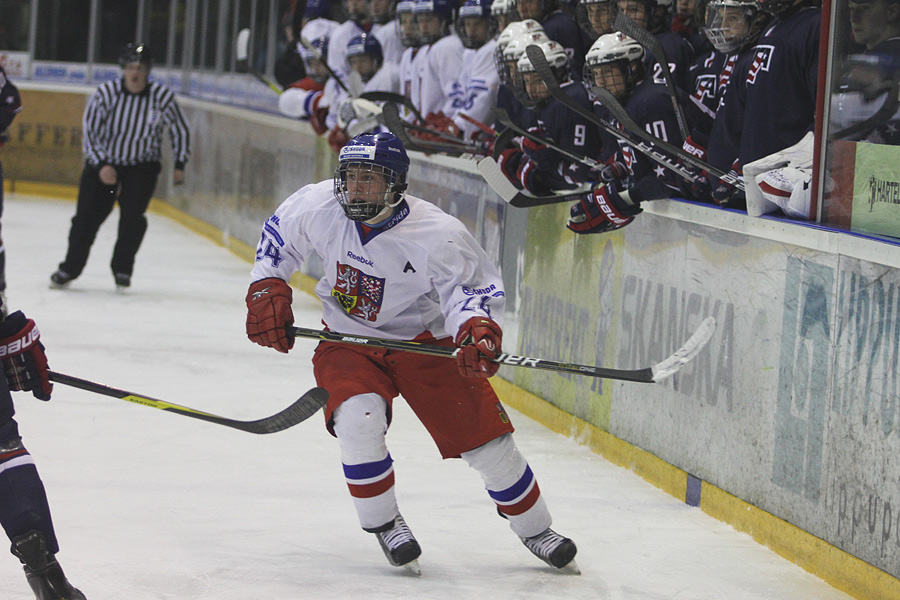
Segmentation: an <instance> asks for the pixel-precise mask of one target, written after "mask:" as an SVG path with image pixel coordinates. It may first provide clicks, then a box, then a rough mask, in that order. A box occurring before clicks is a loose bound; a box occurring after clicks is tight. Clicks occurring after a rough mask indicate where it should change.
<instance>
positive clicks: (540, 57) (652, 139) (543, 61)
mask: <svg viewBox="0 0 900 600" xmlns="http://www.w3.org/2000/svg"><path fill="white" fill-rule="evenodd" d="M525 52H526V53H527V54H528V58H529V60H530V61H531V64H532V65H534V69H535V72H537V74H538V76H539V77H540V78H541V80H542V81H543V82H544V84H545V85H546V86H547V89H548V90H549V91H550V94H551V95H552V96H553V97H554V98H556V99H557V100H559V101H560V102H562V103H563V104H565V105H566V106H568V107H569V108H570V109H572V110H573V111H575V112H576V113H578V114H579V115H581V116H583V117H584V118H585V119H587V120H589V121H591V122H592V123H595V124H596V125H597V126H599V127H600V128H602V129H603V130H605V131H607V132H608V133H610V134H611V135H613V136H615V137H616V138H618V139H620V140H622V141H623V142H625V143H627V144H629V145H630V146H632V147H633V148H634V149H635V150H638V151H639V152H641V153H642V154H644V155H646V156H647V157H648V158H650V159H651V160H653V161H655V162H657V163H659V164H660V165H662V166H663V167H665V168H667V169H669V170H670V171H672V172H674V173H675V174H676V175H679V176H680V177H683V178H685V179H686V180H688V181H695V180H696V179H697V176H698V175H697V174H696V173H694V172H692V171H690V170H688V169H687V168H686V167H684V166H683V165H681V164H679V162H678V161H676V160H674V159H672V158H670V157H669V156H667V155H666V154H663V152H666V153H668V154H669V155H671V156H674V157H677V158H678V159H680V160H681V161H683V162H684V163H686V164H689V165H691V166H693V167H695V168H697V169H700V170H705V171H706V172H707V173H709V174H710V175H713V176H715V177H718V178H719V179H720V180H722V181H725V182H727V183H730V184H732V185H733V186H734V187H736V188H738V189H741V190H743V189H744V182H743V181H741V180H740V179H739V178H737V177H735V176H733V175H730V174H728V173H725V172H724V171H722V170H720V169H717V168H715V167H713V166H712V165H710V164H708V163H706V162H704V161H702V160H700V159H698V158H697V157H695V156H691V155H690V154H688V153H687V152H685V151H684V150H682V149H681V148H678V147H676V146H673V145H672V144H669V143H668V142H666V141H664V140H661V139H659V138H658V137H656V136H653V135H650V134H649V133H647V132H646V131H644V130H643V129H642V128H641V127H640V126H638V124H637V123H635V122H634V120H633V119H631V117H629V116H628V113H627V112H626V111H625V109H624V108H623V107H622V105H621V104H619V102H618V101H617V100H616V99H615V97H614V96H613V95H612V94H610V93H609V92H608V91H607V90H605V89H603V88H601V87H597V86H593V87H592V88H591V91H592V92H593V93H594V95H595V96H597V98H598V99H599V100H600V102H601V104H603V106H605V107H606V108H608V109H609V110H610V112H612V113H613V115H614V116H615V117H616V119H617V120H618V121H619V122H620V123H621V124H622V126H623V127H624V128H625V129H624V130H622V129H619V128H618V127H616V126H615V125H613V124H612V123H609V122H607V121H605V120H603V119H602V118H600V117H599V116H598V115H596V114H595V113H594V112H593V111H592V110H590V109H587V108H585V107H583V106H581V105H580V104H578V102H576V101H575V100H574V99H573V98H572V97H570V96H569V95H568V94H566V92H565V90H563V89H562V88H560V87H559V83H558V82H557V81H556V77H555V76H554V75H553V71H552V70H551V69H550V65H549V64H547V58H546V57H545V56H544V52H543V51H542V50H541V49H540V48H539V47H538V46H535V45H530V46H528V47H527V48H526V49H525Z"/></svg>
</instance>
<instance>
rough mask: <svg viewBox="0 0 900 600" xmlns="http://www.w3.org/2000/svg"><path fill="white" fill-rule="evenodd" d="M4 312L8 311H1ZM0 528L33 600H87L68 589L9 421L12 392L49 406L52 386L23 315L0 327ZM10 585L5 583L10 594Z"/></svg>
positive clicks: (33, 472)
mask: <svg viewBox="0 0 900 600" xmlns="http://www.w3.org/2000/svg"><path fill="white" fill-rule="evenodd" d="M0 308H2V309H3V312H4V313H5V312H6V307H5V306H3V307H0ZM0 347H2V348H4V349H5V352H4V354H3V358H2V360H0V362H2V368H0V524H2V525H3V529H4V531H5V532H6V535H7V536H8V537H9V539H10V541H12V548H11V551H12V553H13V555H15V556H16V557H17V558H18V559H19V560H20V561H22V565H23V567H24V569H25V578H26V579H27V580H28V584H29V585H30V586H31V589H32V591H33V592H34V595H35V597H36V598H37V600H85V596H84V594H82V593H81V592H80V591H79V590H77V589H75V588H74V587H72V584H70V583H69V581H68V580H67V579H66V576H65V574H64V573H63V570H62V567H60V566H59V562H58V561H57V560H56V553H57V552H59V542H58V541H57V539H56V532H55V530H54V528H53V520H52V518H51V516H50V505H49V503H48V502H47V493H46V492H45V490H44V484H43V482H42V481H41V476H40V475H39V474H38V471H37V467H36V466H35V464H34V459H33V458H32V457H31V454H29V453H28V450H27V449H26V448H25V446H24V444H22V438H21V436H20V435H19V425H18V423H16V420H15V419H14V418H13V417H14V415H15V407H14V406H13V400H12V394H11V393H10V392H12V391H30V392H31V393H32V394H34V397H35V398H37V399H38V400H44V401H47V400H50V394H51V393H52V392H53V384H51V383H50V371H49V370H48V367H47V356H46V355H45V354H44V345H43V344H42V343H41V342H40V333H39V332H38V329H37V326H36V325H35V324H34V321H33V320H31V319H28V318H26V317H25V315H24V314H22V312H21V311H16V312H14V313H12V314H11V315H9V318H7V319H6V320H5V321H3V322H0ZM8 586H9V582H4V583H3V589H8Z"/></svg>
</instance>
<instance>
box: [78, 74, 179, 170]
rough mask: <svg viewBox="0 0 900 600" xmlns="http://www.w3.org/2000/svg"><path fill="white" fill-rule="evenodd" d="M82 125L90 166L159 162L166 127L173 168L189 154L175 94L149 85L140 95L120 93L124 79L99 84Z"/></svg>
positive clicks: (153, 84)
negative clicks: (169, 138) (173, 161)
mask: <svg viewBox="0 0 900 600" xmlns="http://www.w3.org/2000/svg"><path fill="white" fill-rule="evenodd" d="M82 125H83V127H84V138H83V144H82V146H83V149H84V156H85V158H86V159H87V161H88V162H89V163H90V164H92V165H94V166H95V167H96V166H102V165H104V164H112V165H136V164H139V163H146V162H151V161H158V160H159V159H160V154H161V152H160V149H161V146H162V139H163V132H164V131H165V130H166V129H168V130H169V136H170V137H171V139H172V153H173V157H174V159H175V167H176V168H184V163H186V162H187V160H188V157H189V155H190V152H191V133H190V129H189V127H188V123H187V120H186V119H185V118H184V113H182V112H181V108H180V107H179V106H178V103H177V102H176V101H175V94H173V93H172V91H171V90H169V88H167V87H165V86H164V85H161V84H159V83H156V82H153V81H151V82H150V83H149V84H148V85H147V87H146V88H145V89H144V91H143V92H141V93H139V94H132V93H131V92H129V91H128V90H127V89H125V81H124V79H117V80H115V81H108V82H106V83H104V84H103V85H101V86H100V87H98V88H97V91H96V92H94V95H93V96H91V99H90V101H89V102H88V105H87V107H86V108H85V111H84V120H83V123H82Z"/></svg>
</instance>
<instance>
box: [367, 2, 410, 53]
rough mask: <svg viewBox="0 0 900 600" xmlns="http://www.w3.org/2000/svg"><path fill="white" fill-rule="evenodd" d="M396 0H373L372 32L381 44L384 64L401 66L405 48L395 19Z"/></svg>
mask: <svg viewBox="0 0 900 600" xmlns="http://www.w3.org/2000/svg"><path fill="white" fill-rule="evenodd" d="M396 4H397V3H396V0H372V31H371V33H372V34H373V35H374V36H375V37H377V38H378V41H379V42H380V43H381V51H382V53H383V54H384V62H388V63H393V64H394V65H399V64H400V56H401V55H402V54H403V50H404V49H405V46H404V45H403V43H402V42H401V41H400V36H399V35H398V31H397V20H396V19H395V18H394V15H395V12H396V10H395V7H396Z"/></svg>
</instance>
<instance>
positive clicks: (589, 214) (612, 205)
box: [566, 183, 642, 233]
mask: <svg viewBox="0 0 900 600" xmlns="http://www.w3.org/2000/svg"><path fill="white" fill-rule="evenodd" d="M641 212H642V209H641V207H640V203H637V204H635V203H632V202H629V201H628V200H626V199H625V198H623V197H622V195H621V194H619V192H618V190H617V189H616V185H615V184H614V183H611V184H602V183H601V184H597V185H595V186H594V188H593V189H592V190H591V191H590V192H589V193H588V194H587V195H586V196H585V197H584V198H582V200H581V201H580V202H579V203H578V204H575V205H573V206H572V208H571V209H570V210H569V222H568V223H567V224H566V227H568V228H569V229H571V230H572V231H574V232H575V233H605V232H607V231H613V230H615V229H620V228H622V227H625V226H626V225H628V224H629V223H631V222H632V221H633V220H634V216H635V215H637V214H639V213H641Z"/></svg>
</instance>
